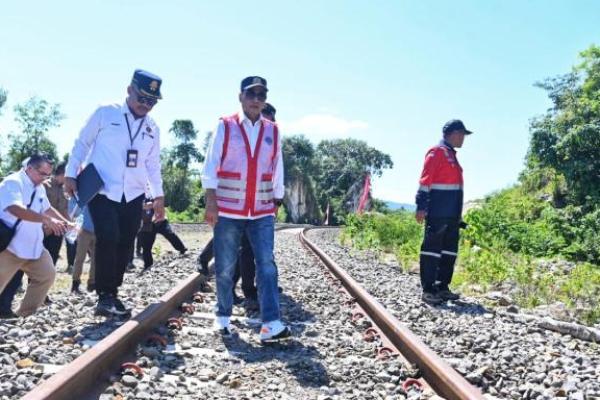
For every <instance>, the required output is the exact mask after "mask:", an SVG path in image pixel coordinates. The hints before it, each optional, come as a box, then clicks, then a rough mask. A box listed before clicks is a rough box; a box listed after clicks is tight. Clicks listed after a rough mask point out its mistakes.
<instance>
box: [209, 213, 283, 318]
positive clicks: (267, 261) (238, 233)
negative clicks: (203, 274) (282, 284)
mask: <svg viewBox="0 0 600 400" xmlns="http://www.w3.org/2000/svg"><path fill="white" fill-rule="evenodd" d="M274 231H275V219H274V217H273V216H272V215H269V216H266V217H262V218H259V219H233V218H227V217H219V219H218V220H217V225H216V226H215V237H214V245H213V246H214V252H215V274H216V280H217V316H220V317H230V316H231V310H232V307H233V292H232V289H233V276H234V273H235V268H236V264H237V260H238V250H239V248H240V243H241V238H242V234H243V233H244V232H246V235H247V236H248V240H249V241H250V246H251V247H252V251H253V252H254V258H255V260H256V284H257V288H258V302H259V304H260V314H261V319H262V321H263V323H266V322H271V321H275V320H277V319H279V318H280V315H279V291H278V290H277V266H276V265H275V257H274V255H273V242H274Z"/></svg>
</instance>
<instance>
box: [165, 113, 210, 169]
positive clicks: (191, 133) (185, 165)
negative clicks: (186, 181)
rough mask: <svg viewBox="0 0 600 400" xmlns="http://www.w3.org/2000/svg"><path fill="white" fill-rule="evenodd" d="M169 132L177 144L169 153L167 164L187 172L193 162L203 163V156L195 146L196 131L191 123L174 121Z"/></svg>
mask: <svg viewBox="0 0 600 400" xmlns="http://www.w3.org/2000/svg"><path fill="white" fill-rule="evenodd" d="M169 132H171V133H173V134H174V135H175V139H176V140H177V144H176V145H175V146H174V147H173V148H172V149H171V150H170V151H169V158H168V160H167V162H170V163H172V164H173V165H175V166H176V167H178V168H181V169H183V170H184V171H189V168H190V165H191V164H192V163H193V162H202V161H204V156H203V155H202V153H200V151H199V150H198V149H197V148H196V145H195V141H196V138H197V137H198V131H197V130H196V129H195V128H194V124H193V123H192V121H190V120H189V119H178V120H175V121H173V125H172V126H171V129H169Z"/></svg>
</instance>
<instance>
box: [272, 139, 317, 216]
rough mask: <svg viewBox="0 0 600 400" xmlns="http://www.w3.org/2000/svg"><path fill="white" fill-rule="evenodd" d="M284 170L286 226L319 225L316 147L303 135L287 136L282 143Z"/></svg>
mask: <svg viewBox="0 0 600 400" xmlns="http://www.w3.org/2000/svg"><path fill="white" fill-rule="evenodd" d="M281 147H282V149H281V152H282V154H283V162H284V168H285V174H284V184H285V187H286V196H285V198H284V202H283V204H284V208H285V218H286V222H294V223H311V224H314V223H319V222H320V221H321V218H322V217H321V212H320V210H319V204H318V202H317V198H316V188H315V183H314V179H315V175H316V172H317V164H316V160H315V147H314V145H313V144H312V143H311V142H310V140H308V139H307V138H306V136H304V135H294V136H286V137H284V138H283V139H282V142H281Z"/></svg>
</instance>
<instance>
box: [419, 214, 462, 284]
mask: <svg viewBox="0 0 600 400" xmlns="http://www.w3.org/2000/svg"><path fill="white" fill-rule="evenodd" d="M459 224H460V220H457V219H448V218H430V219H428V220H427V221H426V223H425V236H424V238H423V244H422V245H421V256H420V266H421V286H422V288H423V291H424V292H430V293H431V292H435V291H436V290H447V289H448V285H450V282H451V281H452V274H453V273H454V263H455V262H456V256H457V255H458V254H457V253H458V237H459V235H458V230H459Z"/></svg>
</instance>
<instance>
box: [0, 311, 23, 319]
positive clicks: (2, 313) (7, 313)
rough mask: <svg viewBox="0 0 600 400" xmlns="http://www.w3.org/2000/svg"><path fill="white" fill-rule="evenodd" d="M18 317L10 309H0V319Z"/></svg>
mask: <svg viewBox="0 0 600 400" xmlns="http://www.w3.org/2000/svg"><path fill="white" fill-rule="evenodd" d="M15 318H19V316H18V315H17V314H15V313H14V312H13V311H12V310H8V311H0V319H15Z"/></svg>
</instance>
